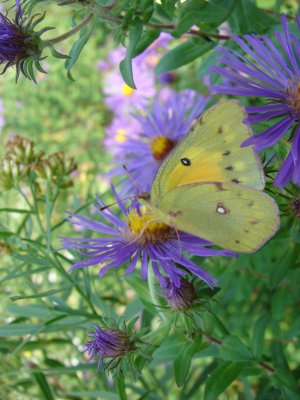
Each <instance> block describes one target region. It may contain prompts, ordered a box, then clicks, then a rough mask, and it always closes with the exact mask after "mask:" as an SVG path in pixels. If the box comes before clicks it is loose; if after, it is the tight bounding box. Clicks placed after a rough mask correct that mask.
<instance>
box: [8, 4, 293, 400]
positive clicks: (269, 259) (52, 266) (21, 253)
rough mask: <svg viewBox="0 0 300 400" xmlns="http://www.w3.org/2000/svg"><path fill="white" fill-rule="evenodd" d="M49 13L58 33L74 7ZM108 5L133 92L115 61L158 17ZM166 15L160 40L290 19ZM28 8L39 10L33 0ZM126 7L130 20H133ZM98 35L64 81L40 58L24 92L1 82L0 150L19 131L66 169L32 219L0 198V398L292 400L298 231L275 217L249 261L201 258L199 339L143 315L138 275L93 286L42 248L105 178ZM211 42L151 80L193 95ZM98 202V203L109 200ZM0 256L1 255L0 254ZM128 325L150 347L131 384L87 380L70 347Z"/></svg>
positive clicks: (160, 9) (93, 271) (239, 8)
mask: <svg viewBox="0 0 300 400" xmlns="http://www.w3.org/2000/svg"><path fill="white" fill-rule="evenodd" d="M53 3H55V2H47V6H46V8H47V16H46V20H45V21H46V22H47V25H48V26H55V27H57V31H58V32H61V33H63V32H64V31H66V30H67V29H69V27H70V20H71V17H72V15H73V9H72V7H58V6H57V5H56V4H53ZM176 3H177V2H176V1H174V0H163V1H161V3H160V4H158V3H157V4H156V13H157V15H158V16H159V17H160V20H163V21H164V23H165V24H170V23H171V22H172V21H173V15H174V6H175V4H176ZM178 3H180V2H178ZM119 6H120V8H122V7H123V8H124V9H125V11H124V14H125V22H124V24H125V25H126V26H125V29H123V30H122V31H120V30H119V31H118V30H115V31H114V32H113V33H114V34H115V35H116V36H117V38H118V39H122V35H124V32H129V45H128V46H127V57H128V59H127V61H126V60H125V62H124V64H123V67H121V70H122V72H123V76H124V78H125V80H126V81H127V83H128V84H129V85H133V84H134V82H133V81H132V75H131V70H130V62H129V61H128V60H130V57H131V56H132V55H133V54H136V53H137V52H139V51H142V50H143V46H142V44H141V43H139V45H140V48H138V47H137V46H135V45H134V41H135V39H136V37H137V36H139V35H140V34H141V25H140V22H141V21H142V23H144V24H145V25H147V24H148V26H149V24H153V25H155V24H156V25H157V24H159V18H158V17H157V21H152V20H151V22H149V21H150V18H151V15H152V11H153V10H152V8H153V2H152V1H149V0H145V1H142V0H140V1H123V2H122V1H120V2H119ZM177 6H178V7H180V8H181V11H180V14H179V18H178V19H177V24H176V27H175V26H174V29H173V28H172V30H171V31H172V34H173V35H174V37H175V38H180V37H181V35H183V34H184V33H185V32H187V31H188V30H190V29H192V27H193V25H194V24H199V22H200V25H201V29H202V31H203V32H216V28H217V27H218V26H219V25H220V24H221V23H222V22H224V21H225V20H228V21H229V24H230V26H231V29H232V30H233V31H234V32H235V33H237V34H244V33H249V32H254V33H257V34H262V33H265V34H272V32H274V31H275V30H276V29H277V30H278V29H280V19H279V17H278V16H277V13H279V12H282V11H283V12H287V13H290V14H291V15H295V13H296V12H297V7H298V6H297V2H296V1H295V2H293V1H271V0H270V1H267V0H261V1H257V2H256V3H255V2H252V1H250V0H236V1H234V0H230V1H225V0H224V1H221V0H218V1H199V0H195V1H193V0H191V1H187V2H181V4H177ZM38 7H39V8H40V10H43V9H45V5H44V4H43V2H42V4H39V5H38ZM136 9H138V10H139V22H138V23H137V21H136V19H137V16H136V14H135V13H133V12H132V10H136ZM195 10H198V11H197V12H196V11H195ZM265 10H268V11H269V12H266V11H265ZM134 15H135V18H133V16H134ZM45 21H44V22H43V23H45ZM150 27H151V26H150ZM123 28H124V25H123ZM111 29H112V28H111V26H109V25H105V24H102V25H101V24H98V25H97V29H96V30H95V31H94V33H93V35H92V36H91V38H90V40H89V41H88V42H87V44H86V46H85V47H84V49H83V51H82V54H81V56H80V57H79V59H78V61H77V63H76V64H75V65H74V67H72V76H73V78H74V79H75V82H72V81H70V80H67V79H66V73H65V71H64V68H63V63H64V61H62V60H60V59H57V58H53V57H51V55H50V54H49V56H48V58H47V59H46V61H44V67H45V68H46V69H47V71H48V75H44V74H40V73H38V74H37V81H38V84H37V85H34V84H33V83H32V82H30V81H28V80H26V79H24V78H23V77H21V79H20V80H19V82H18V84H17V85H15V83H14V79H15V77H14V71H13V70H10V71H8V72H7V73H6V74H5V76H3V77H2V79H1V82H0V94H1V97H2V99H3V117H4V120H5V125H4V126H3V128H2V135H1V144H2V145H1V148H2V149H3V152H4V148H5V143H6V141H7V139H8V138H9V137H10V135H12V134H19V135H22V136H24V137H27V138H29V139H31V140H33V141H35V143H36V146H37V147H38V149H41V150H43V151H45V152H46V153H47V154H50V153H53V152H56V151H64V152H65V153H66V155H68V156H73V157H74V158H75V160H76V162H77V163H78V172H76V175H75V176H74V177H73V182H74V185H73V186H72V187H70V188H68V189H66V190H60V191H59V193H57V192H56V191H55V190H56V189H55V185H52V186H51V185H50V186H47V185H45V186H44V187H42V188H41V191H40V192H39V193H37V192H36V193H34V194H33V202H32V207H31V208H30V207H29V206H28V204H26V200H24V197H22V195H21V194H20V193H17V192H16V191H14V190H10V191H3V192H2V193H1V198H0V205H1V209H0V212H1V222H0V228H1V229H0V231H1V232H0V240H1V248H2V255H1V266H0V268H1V270H0V274H1V275H0V282H1V302H0V304H1V308H2V312H1V319H2V322H1V325H0V337H1V341H0V352H1V359H2V362H1V370H2V371H1V378H0V385H1V396H2V398H3V399H21V400H23V399H30V398H31V399H82V400H86V399H92V398H95V399H108V400H110V399H112V400H114V399H118V398H121V399H125V398H126V396H127V397H128V398H130V399H149V400H158V399H170V400H171V399H199V398H203V399H204V400H215V399H220V400H223V399H245V400H252V399H259V400H268V399H274V400H275V399H278V400H279V399H280V400H281V399H284V400H296V399H298V398H299V399H300V395H299V378H300V369H299V362H300V352H299V348H298V340H299V335H300V316H299V287H300V276H299V264H300V251H299V250H300V234H299V228H298V227H299V225H298V226H297V227H296V228H295V227H292V228H291V227H290V225H288V223H287V219H284V217H283V220H282V228H281V230H280V231H279V232H278V234H277V235H276V236H275V237H274V238H273V239H272V240H271V241H270V242H269V243H268V244H267V245H266V246H265V247H264V248H263V249H262V250H260V251H259V252H257V253H256V254H253V255H241V256H240V257H239V258H238V259H228V258H226V259H225V258H220V257H218V258H211V259H206V260H201V265H202V266H203V268H204V269H206V270H208V271H210V273H212V274H213V275H214V276H216V277H218V279H219V281H220V290H219V291H217V293H214V295H213V296H212V293H209V294H207V293H208V292H209V291H208V292H207V291H205V290H204V289H203V288H202V289H201V290H203V292H201V295H202V298H203V300H205V299H208V298H210V297H212V298H211V299H209V301H208V302H206V301H203V304H202V306H201V307H202V308H201V317H200V318H199V326H200V327H201V331H202V335H200V334H199V333H197V335H198V337H195V335H194V332H193V330H192V329H190V328H189V318H188V317H186V316H182V315H181V316H180V318H179V321H177V323H176V324H175V323H174V314H173V313H172V312H171V311H170V310H169V311H164V310H160V309H158V308H156V307H154V306H153V304H152V303H151V300H150V298H149V291H148V287H147V283H146V282H144V281H142V280H141V279H140V276H139V274H138V273H134V274H132V275H129V276H126V277H124V274H123V272H122V270H120V269H117V270H115V271H114V272H111V273H109V274H108V275H107V276H105V278H103V279H101V280H99V279H98V277H97V275H98V269H97V268H90V269H85V270H74V271H72V273H69V272H68V269H69V267H70V266H71V264H72V257H73V258H74V257H75V255H74V256H72V254H68V255H67V256H65V255H62V254H60V253H57V252H54V251H53V249H57V248H59V246H60V244H59V240H58V238H59V237H60V236H68V235H69V236H72V235H74V232H73V231H72V229H71V228H70V226H69V225H68V224H65V221H66V219H65V214H64V210H72V211H75V210H78V209H79V208H84V207H85V206H86V205H87V204H91V203H92V202H93V201H94V197H95V194H106V193H107V191H108V184H107V177H106V176H105V174H104V173H105V171H107V165H108V163H109V156H108V154H107V152H106V151H104V150H103V145H102V143H101V140H102V139H103V137H104V127H105V126H106V125H107V124H108V123H109V121H110V120H111V114H110V112H109V110H107V109H106V108H105V106H104V105H103V95H102V85H105V82H102V81H101V76H100V72H99V70H98V69H97V62H98V61H99V60H101V59H104V58H105V57H106V56H107V54H108V53H109V51H111V49H112V48H113V46H114V43H113V34H111V33H110V31H111ZM113 30H114V28H113ZM148 32H152V30H150V31H148ZM152 34H153V32H152ZM47 35H48V36H49V37H50V36H51V35H50V33H47ZM154 37H155V35H154V36H151V38H150V34H149V37H146V38H143V39H144V40H145V41H146V42H147V41H151V39H152V38H154ZM126 40H127V39H126ZM73 41H74V39H73V38H70V39H68V41H66V42H63V45H60V47H59V50H60V51H62V52H65V51H68V49H70V47H71V45H72V44H73ZM216 43H217V41H213V42H211V41H207V40H205V38H203V37H197V36H192V35H190V36H189V37H188V39H187V40H184V41H178V43H175V44H172V49H171V50H170V51H169V52H167V53H166V54H165V55H163V57H162V58H161V60H160V62H159V63H158V65H157V67H156V71H157V73H162V72H165V71H169V70H174V69H176V68H179V67H182V68H181V69H179V70H176V71H178V75H179V77H180V79H179V80H178V82H177V87H178V88H186V87H193V88H195V87H197V88H198V89H199V90H201V89H202V88H203V86H204V85H203V83H202V82H201V81H200V77H203V75H205V72H206V71H207V68H208V66H209V65H210V64H211V63H212V62H213V60H214V58H215V57H216V53H215V52H214V50H213V48H214V46H215V45H216ZM187 64H188V65H187ZM201 79H202V78H201ZM271 153H272V152H270V153H268V152H266V157H268V156H269V154H271ZM35 196H36V197H35ZM105 198H107V199H108V201H109V199H110V194H109V193H108V194H106V197H105ZM278 199H279V201H280V198H278ZM282 201H283V203H284V200H282ZM37 217H38V218H37ZM38 219H39V220H38ZM8 248H9V249H12V250H11V251H12V254H7V253H10V250H9V251H7V249H8ZM161 313H164V315H165V318H164V320H163V321H161V320H160V315H159V314H161ZM136 315H138V316H139V320H138V326H139V328H140V329H145V331H146V332H148V335H149V337H148V339H149V343H154V344H156V345H157V347H156V348H155V349H154V351H153V353H152V356H151V359H150V358H149V361H148V362H147V364H146V366H145V367H144V369H143V372H142V374H141V375H140V376H138V379H134V377H133V376H132V374H130V372H128V374H127V376H126V379H125V388H123V387H122V385H120V384H116V382H117V380H116V381H114V379H113V377H112V376H111V375H107V374H106V373H105V372H104V371H103V370H102V369H100V370H99V371H98V373H96V369H97V366H96V363H94V362H90V361H89V360H88V357H87V356H86V354H83V352H82V351H83V345H84V342H85V340H86V339H87V334H88V332H90V331H91V330H92V329H93V326H94V325H95V324H97V323H98V322H99V321H100V316H106V317H110V318H112V319H117V318H118V317H123V318H124V319H126V320H130V319H131V318H133V317H135V316H136ZM166 320H167V321H166ZM168 322H171V326H169V325H168ZM185 324H186V325H185Z"/></svg>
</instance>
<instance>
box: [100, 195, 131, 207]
mask: <svg viewBox="0 0 300 400" xmlns="http://www.w3.org/2000/svg"><path fill="white" fill-rule="evenodd" d="M136 197H137V196H136V195H134V196H129V197H124V199H121V201H124V200H129V199H135V198H136ZM115 204H118V201H114V202H113V203H110V204H107V205H105V206H103V207H100V208H99V211H104V210H106V209H107V208H110V207H111V206H114V205H115Z"/></svg>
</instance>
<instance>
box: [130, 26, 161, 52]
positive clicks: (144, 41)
mask: <svg viewBox="0 0 300 400" xmlns="http://www.w3.org/2000/svg"><path fill="white" fill-rule="evenodd" d="M159 33H160V32H159V31H146V32H143V34H142V36H141V39H140V41H139V42H138V44H137V46H136V48H135V50H134V52H133V57H136V56H138V55H139V54H141V53H142V52H143V51H145V50H146V49H147V47H148V46H150V44H151V43H153V42H154V41H155V40H156V39H157V38H158V37H159Z"/></svg>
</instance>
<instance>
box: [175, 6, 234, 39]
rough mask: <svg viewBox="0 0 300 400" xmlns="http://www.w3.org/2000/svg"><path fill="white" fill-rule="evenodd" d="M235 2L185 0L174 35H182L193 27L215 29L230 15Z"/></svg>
mask: <svg viewBox="0 0 300 400" xmlns="http://www.w3.org/2000/svg"><path fill="white" fill-rule="evenodd" d="M235 2H236V0H187V1H185V3H184V4H183V6H182V8H181V13H180V18H179V23H178V25H177V27H176V34H178V35H182V34H183V33H184V32H186V31H187V30H189V29H190V28H191V26H193V25H199V24H203V23H205V24H209V25H210V27H217V26H219V25H220V24H221V23H222V22H224V21H225V20H226V19H227V18H228V17H229V16H230V14H231V13H232V11H233V8H234V5H235Z"/></svg>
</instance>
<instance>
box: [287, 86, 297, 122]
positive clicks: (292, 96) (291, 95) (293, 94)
mask: <svg viewBox="0 0 300 400" xmlns="http://www.w3.org/2000/svg"><path fill="white" fill-rule="evenodd" d="M285 94H286V98H287V103H288V105H289V106H290V109H291V113H292V115H293V117H297V118H300V82H297V83H296V84H295V83H293V82H292V83H290V85H289V86H288V87H287V89H286V93H285Z"/></svg>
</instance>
